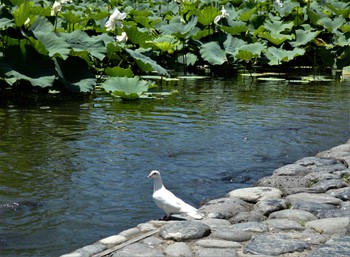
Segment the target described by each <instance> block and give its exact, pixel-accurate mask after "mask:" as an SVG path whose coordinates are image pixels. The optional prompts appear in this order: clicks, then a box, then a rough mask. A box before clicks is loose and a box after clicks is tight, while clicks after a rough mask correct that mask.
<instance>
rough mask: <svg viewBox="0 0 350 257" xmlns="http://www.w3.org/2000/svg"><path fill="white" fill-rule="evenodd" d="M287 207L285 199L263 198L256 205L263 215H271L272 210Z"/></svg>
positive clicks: (256, 208)
mask: <svg viewBox="0 0 350 257" xmlns="http://www.w3.org/2000/svg"><path fill="white" fill-rule="evenodd" d="M286 208H287V201H286V200H285V199H268V200H261V201H259V202H257V203H256V204H255V205H254V209H255V210H257V211H259V212H261V213H262V214H263V215H269V214H270V213H271V212H275V211H279V210H283V209H286Z"/></svg>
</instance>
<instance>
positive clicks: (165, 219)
mask: <svg viewBox="0 0 350 257" xmlns="http://www.w3.org/2000/svg"><path fill="white" fill-rule="evenodd" d="M169 219H170V215H165V216H164V217H163V218H162V219H161V220H164V221H168V220H169Z"/></svg>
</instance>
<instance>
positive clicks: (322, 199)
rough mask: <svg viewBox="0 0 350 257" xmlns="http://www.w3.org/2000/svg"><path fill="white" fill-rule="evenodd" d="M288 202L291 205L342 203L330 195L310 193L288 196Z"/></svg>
mask: <svg viewBox="0 0 350 257" xmlns="http://www.w3.org/2000/svg"><path fill="white" fill-rule="evenodd" d="M286 199H287V201H288V202H290V203H291V204H294V203H296V202H301V201H302V202H311V203H321V204H332V205H340V204H341V203H342V201H341V200H340V199H337V198H335V197H332V196H330V195H328V194H308V193H299V194H295V195H288V196H287V197H286Z"/></svg>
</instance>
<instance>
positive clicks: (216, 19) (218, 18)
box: [214, 6, 230, 24]
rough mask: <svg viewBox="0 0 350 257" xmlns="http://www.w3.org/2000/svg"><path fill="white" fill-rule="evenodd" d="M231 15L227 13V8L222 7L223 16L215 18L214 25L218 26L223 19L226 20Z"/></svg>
mask: <svg viewBox="0 0 350 257" xmlns="http://www.w3.org/2000/svg"><path fill="white" fill-rule="evenodd" d="M229 16H230V15H229V14H228V12H227V11H226V9H225V7H224V6H222V7H221V15H218V16H216V17H215V19H214V23H215V24H218V22H219V21H220V20H221V19H222V18H226V17H229Z"/></svg>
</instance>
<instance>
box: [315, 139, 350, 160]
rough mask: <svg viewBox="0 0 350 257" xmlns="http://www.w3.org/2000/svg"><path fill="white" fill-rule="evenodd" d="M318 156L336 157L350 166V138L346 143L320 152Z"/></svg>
mask: <svg viewBox="0 0 350 257" xmlns="http://www.w3.org/2000/svg"><path fill="white" fill-rule="evenodd" d="M316 156H317V157H323V158H334V159H337V160H340V161H342V162H344V163H345V164H346V166H347V167H349V166H350V140H348V142H346V144H343V145H338V146H336V147H333V148H331V149H329V150H326V151H323V152H320V153H318V154H317V155H316Z"/></svg>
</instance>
